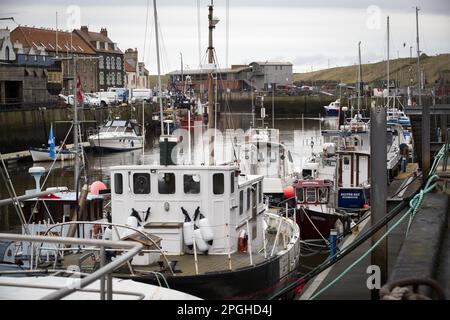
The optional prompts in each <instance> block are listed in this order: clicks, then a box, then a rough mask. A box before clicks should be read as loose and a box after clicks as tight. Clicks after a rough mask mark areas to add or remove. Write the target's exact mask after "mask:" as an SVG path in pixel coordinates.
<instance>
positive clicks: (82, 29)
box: [80, 26, 89, 33]
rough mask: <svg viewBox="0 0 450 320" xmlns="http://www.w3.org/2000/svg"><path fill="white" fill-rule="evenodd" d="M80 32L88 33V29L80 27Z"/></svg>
mask: <svg viewBox="0 0 450 320" xmlns="http://www.w3.org/2000/svg"><path fill="white" fill-rule="evenodd" d="M80 31H81V32H86V33H88V32H89V29H88V27H87V26H81V28H80Z"/></svg>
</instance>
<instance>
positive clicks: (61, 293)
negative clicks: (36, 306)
mask: <svg viewBox="0 0 450 320" xmlns="http://www.w3.org/2000/svg"><path fill="white" fill-rule="evenodd" d="M0 240H9V241H11V240H12V241H22V242H47V243H63V244H78V245H80V244H82V245H91V246H100V247H101V248H105V247H118V248H123V249H130V250H129V251H128V252H126V253H124V254H123V255H121V256H119V257H118V258H117V259H115V260H114V261H112V262H110V263H108V264H107V265H105V266H102V267H101V268H100V269H99V270H97V271H95V272H94V273H92V274H90V275H89V276H87V277H86V278H83V279H81V280H80V282H79V284H78V285H79V288H80V289H82V288H84V287H86V286H87V285H89V284H91V283H93V282H94V281H96V280H98V279H99V278H102V277H105V275H109V274H110V273H111V272H113V271H114V270H115V269H117V268H119V267H120V266H121V265H122V264H124V263H126V262H127V261H128V260H130V259H132V258H133V257H134V256H135V255H137V254H138V253H139V252H140V251H141V250H142V248H143V245H142V244H141V243H138V242H134V241H133V242H131V241H111V240H93V239H80V238H68V237H48V236H30V235H22V234H9V233H6V234H5V233H4V234H0ZM103 281H104V280H103V279H102V283H103ZM77 290H78V289H77V288H74V287H73V286H72V287H65V288H61V289H59V290H57V291H56V292H53V293H51V294H49V295H47V296H45V297H43V298H42V299H44V300H55V299H61V298H64V297H66V296H67V295H69V294H71V293H73V292H75V291H77ZM107 291H108V297H110V296H111V294H110V293H111V291H112V287H111V286H108V288H107ZM100 294H101V297H104V286H101V290H100Z"/></svg>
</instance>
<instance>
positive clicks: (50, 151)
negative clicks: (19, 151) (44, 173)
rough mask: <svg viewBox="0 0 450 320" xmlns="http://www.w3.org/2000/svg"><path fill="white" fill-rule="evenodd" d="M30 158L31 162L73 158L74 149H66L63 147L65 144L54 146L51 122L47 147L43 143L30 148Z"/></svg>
mask: <svg viewBox="0 0 450 320" xmlns="http://www.w3.org/2000/svg"><path fill="white" fill-rule="evenodd" d="M30 154H31V158H32V159H33V162H41V161H42V162H43V161H60V160H73V159H74V158H75V155H76V152H75V151H74V150H68V149H66V148H65V144H64V143H62V145H60V146H58V147H55V136H54V133H53V124H52V125H51V127H50V132H49V135H48V147H45V145H43V147H42V148H34V147H32V148H30Z"/></svg>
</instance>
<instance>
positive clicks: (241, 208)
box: [239, 190, 244, 215]
mask: <svg viewBox="0 0 450 320" xmlns="http://www.w3.org/2000/svg"><path fill="white" fill-rule="evenodd" d="M243 213H244V190H241V191H240V192H239V215H242V214H243Z"/></svg>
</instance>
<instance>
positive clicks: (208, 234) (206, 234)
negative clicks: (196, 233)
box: [198, 213, 214, 246]
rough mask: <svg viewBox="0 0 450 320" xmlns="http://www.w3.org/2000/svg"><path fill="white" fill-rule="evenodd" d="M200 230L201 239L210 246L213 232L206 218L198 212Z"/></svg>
mask: <svg viewBox="0 0 450 320" xmlns="http://www.w3.org/2000/svg"><path fill="white" fill-rule="evenodd" d="M198 226H199V229H200V232H201V233H202V237H203V240H205V241H206V242H207V243H208V244H209V245H210V246H212V244H213V239H214V233H213V231H212V228H211V225H210V224H209V220H208V218H206V217H205V216H204V215H203V214H201V213H200V220H199V221H198Z"/></svg>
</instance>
